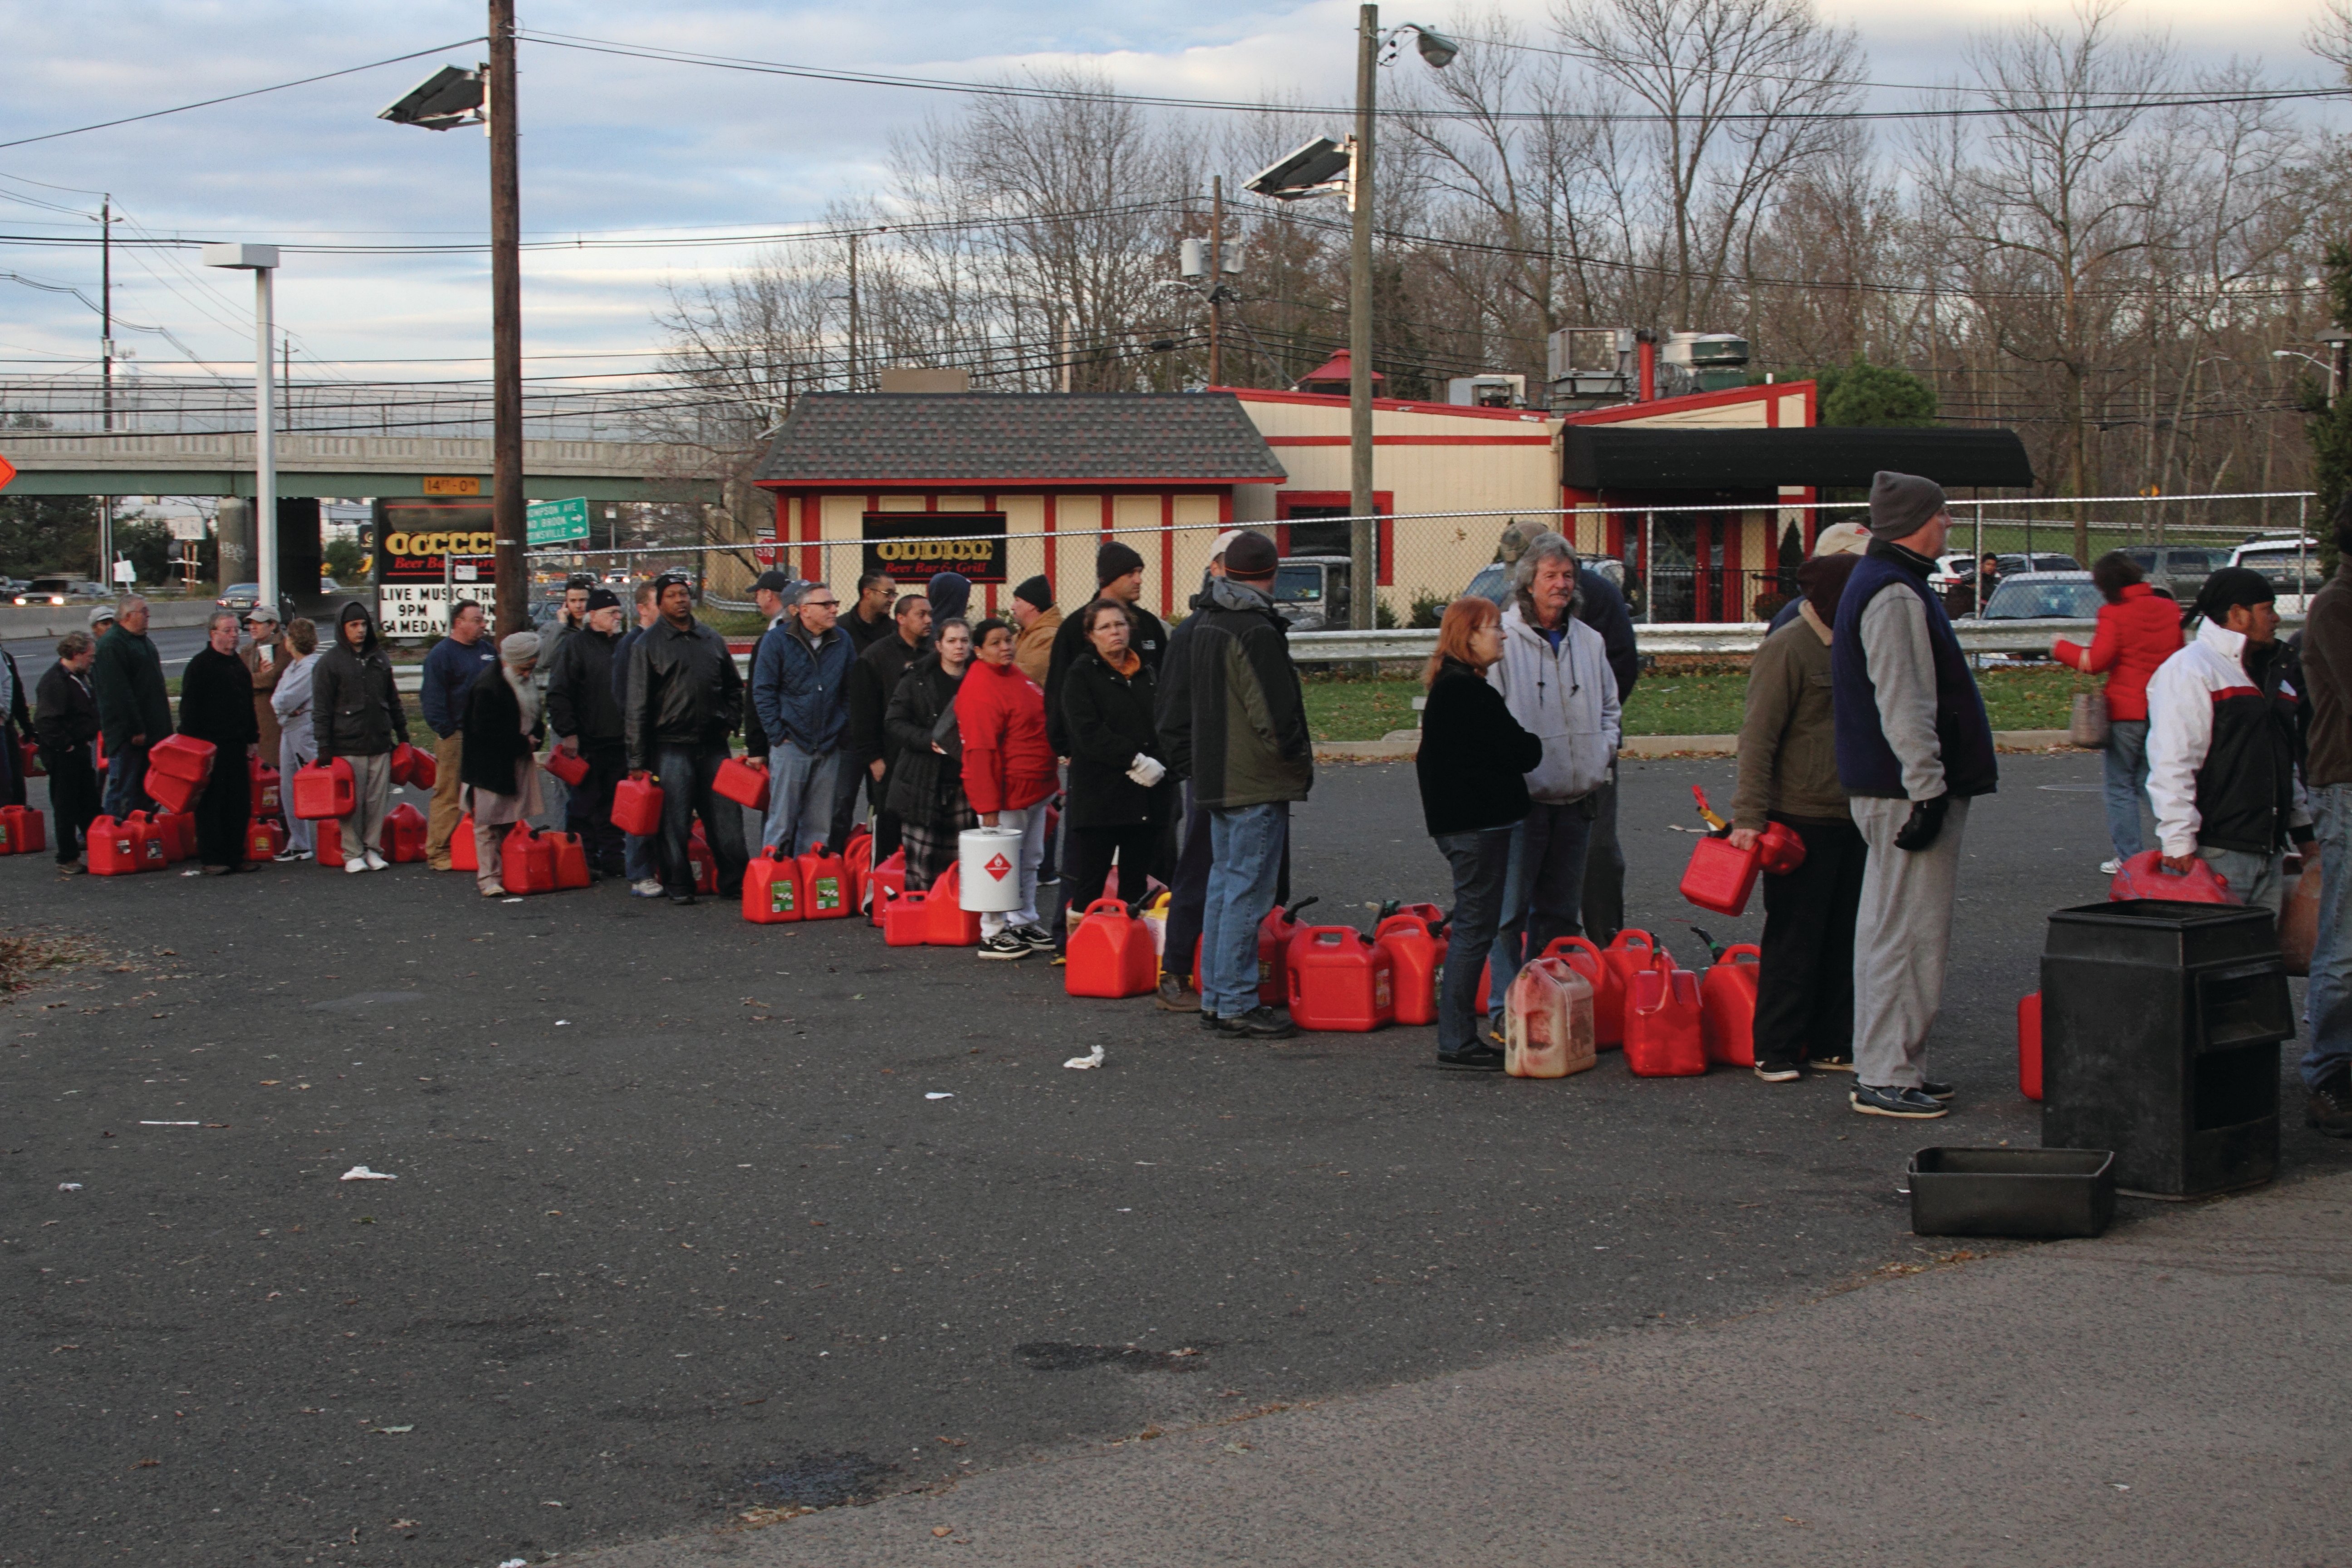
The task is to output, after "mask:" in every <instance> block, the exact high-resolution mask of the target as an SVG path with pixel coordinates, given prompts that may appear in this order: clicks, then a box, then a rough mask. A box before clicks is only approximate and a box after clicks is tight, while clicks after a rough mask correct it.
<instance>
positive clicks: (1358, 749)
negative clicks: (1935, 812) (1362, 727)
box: [1315, 730, 2080, 763]
mask: <svg viewBox="0 0 2352 1568" xmlns="http://www.w3.org/2000/svg"><path fill="white" fill-rule="evenodd" d="M1992 743H1993V748H1994V750H1996V751H2001V752H2055V751H2074V750H2079V749H2080V748H2077V747H2075V746H2074V744H2073V743H2072V742H2070V741H2068V739H2067V736H2066V731H2063V730H1996V731H1993V737H1992ZM1420 750H1421V731H1418V730H1391V731H1389V732H1388V733H1387V734H1385V735H1383V736H1381V738H1380V739H1379V740H1377V741H1318V742H1315V760H1316V761H1317V762H1318V763H1325V762H1328V763H1409V762H1411V761H1412V759H1413V756H1414V755H1415V753H1417V752H1419V751H1420ZM1738 752H1739V737H1738V736H1737V735H1628V736H1626V737H1625V739H1624V742H1623V744H1622V746H1621V747H1620V749H1619V751H1618V752H1617V754H1618V755H1619V756H1621V757H1630V758H1633V759H1636V760H1647V759H1651V758H1656V757H1730V756H1737V755H1738Z"/></svg>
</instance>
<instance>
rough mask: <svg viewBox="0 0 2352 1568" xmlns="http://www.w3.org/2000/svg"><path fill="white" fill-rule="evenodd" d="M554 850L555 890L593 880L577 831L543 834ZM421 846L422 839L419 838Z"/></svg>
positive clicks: (566, 889) (582, 886) (561, 890)
mask: <svg viewBox="0 0 2352 1568" xmlns="http://www.w3.org/2000/svg"><path fill="white" fill-rule="evenodd" d="M543 837H545V838H546V840H547V842H548V844H549V846H550V847H551V848H552V849H553V850H554V851H555V890H556V891H557V892H559V893H562V892H570V891H572V889H576V888H585V887H587V886H589V885H590V884H591V883H593V882H594V881H595V879H594V878H593V877H591V876H590V875H589V874H588V846H586V845H585V844H583V843H582V842H581V841H580V835H578V834H577V833H550V834H546V835H544V836H543ZM417 842H418V844H419V845H420V846H422V844H423V843H424V840H422V839H419V840H418V841H417Z"/></svg>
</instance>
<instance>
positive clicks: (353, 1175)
mask: <svg viewBox="0 0 2352 1568" xmlns="http://www.w3.org/2000/svg"><path fill="white" fill-rule="evenodd" d="M336 1179H337V1180H339V1181H345V1182H396V1181H398V1180H400V1178H399V1177H398V1176H395V1175H394V1174H392V1173H390V1172H388V1171H371V1170H369V1169H368V1168H367V1167H366V1166H365V1165H353V1166H352V1168H351V1169H350V1170H348V1171H345V1172H344V1173H342V1174H341V1176H340V1177H338V1178H336Z"/></svg>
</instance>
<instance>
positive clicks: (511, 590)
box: [484, 0, 530, 637]
mask: <svg viewBox="0 0 2352 1568" xmlns="http://www.w3.org/2000/svg"><path fill="white" fill-rule="evenodd" d="M489 4H490V79H489V81H488V83H487V84H486V85H487V88H488V91H487V93H486V95H485V98H486V101H485V106H484V107H485V109H486V110H487V111H488V118H489V132H490V420H491V431H490V527H491V536H492V538H493V539H494V540H495V541H496V542H495V543H494V545H493V546H492V548H493V550H494V551H495V552H496V553H495V561H496V574H497V578H498V594H499V605H498V610H499V619H498V632H499V636H500V637H505V636H506V635H507V634H509V632H519V631H522V630H524V629H526V628H527V627H529V626H530V571H529V566H528V563H527V562H526V561H525V559H524V556H523V548H524V545H525V543H526V534H525V525H524V521H523V520H524V515H525V513H524V505H523V501H524V497H523V493H522V487H523V478H522V176H521V172H520V167H519V165H518V161H517V158H518V154H517V147H516V138H515V118H516V115H515V8H514V0H489Z"/></svg>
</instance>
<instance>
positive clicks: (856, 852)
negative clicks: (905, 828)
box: [841, 827, 874, 914]
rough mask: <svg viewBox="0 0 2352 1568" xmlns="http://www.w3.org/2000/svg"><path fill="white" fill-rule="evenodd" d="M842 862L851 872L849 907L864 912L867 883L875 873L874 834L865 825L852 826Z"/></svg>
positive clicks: (842, 854) (842, 853)
mask: <svg viewBox="0 0 2352 1568" xmlns="http://www.w3.org/2000/svg"><path fill="white" fill-rule="evenodd" d="M841 864H842V868H843V869H845V870H846V871H847V872H848V873H849V907H850V908H851V909H853V910H856V911H857V912H858V913H860V914H864V913H865V912H866V880H867V879H869V878H871V877H872V876H873V875H874V835H872V834H871V833H868V832H867V831H866V829H865V828H864V827H853V828H851V829H850V830H849V847H847V848H845V849H844V850H843V851H842V852H841Z"/></svg>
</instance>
